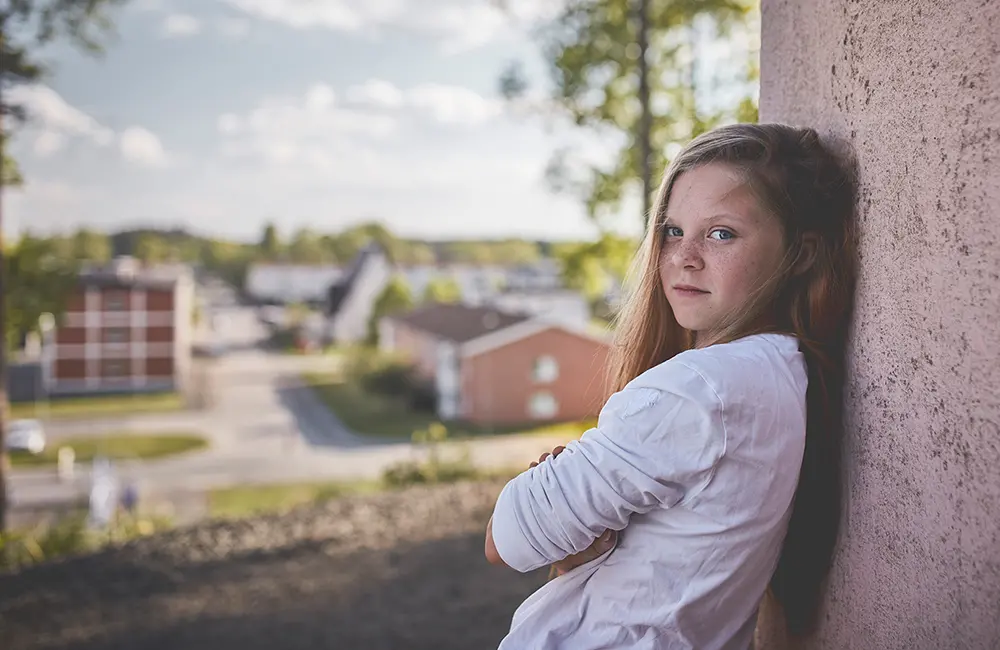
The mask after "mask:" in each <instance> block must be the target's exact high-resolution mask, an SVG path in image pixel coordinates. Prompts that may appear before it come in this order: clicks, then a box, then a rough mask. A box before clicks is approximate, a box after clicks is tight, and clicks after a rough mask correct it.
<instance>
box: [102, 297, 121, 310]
mask: <svg viewBox="0 0 1000 650" xmlns="http://www.w3.org/2000/svg"><path fill="white" fill-rule="evenodd" d="M105 308H106V309H107V310H108V311H122V310H124V309H125V296H124V294H121V293H109V294H108V297H107V301H106V302H105Z"/></svg>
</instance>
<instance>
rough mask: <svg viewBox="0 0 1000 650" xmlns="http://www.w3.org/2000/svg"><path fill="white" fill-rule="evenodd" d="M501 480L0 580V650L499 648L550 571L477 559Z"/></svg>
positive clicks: (202, 535)
mask: <svg viewBox="0 0 1000 650" xmlns="http://www.w3.org/2000/svg"><path fill="white" fill-rule="evenodd" d="M501 487H502V484H501V483H462V484H456V485H451V486H436V487H417V488H411V489H408V490H405V491H401V492H395V493H388V494H378V495H370V496H358V497H350V498H343V499H338V500H335V501H331V502H328V503H326V504H323V505H321V506H312V507H307V508H300V509H297V510H295V511H292V512H289V513H287V514H284V515H273V516H266V517H257V518H253V519H247V520H243V521H233V522H210V523H205V524H202V525H198V526H194V527H191V528H186V529H179V530H175V531H171V532H169V533H165V534H162V535H157V536H155V537H151V538H147V539H143V540H140V541H138V542H135V543H132V544H130V545H128V546H124V547H121V548H117V549H109V550H106V551H103V552H101V553H98V554H94V555H89V556H84V557H78V558H72V559H69V560H65V561H62V562H56V563H51V564H48V565H43V566H39V567H34V568H32V569H28V570H25V571H22V572H20V573H17V574H12V575H2V576H0V638H2V639H3V647H4V649H5V650H42V649H45V650H55V649H57V648H59V649H70V648H73V649H87V650H98V649H101V650H104V649H108V648H129V649H140V648H141V649H167V648H171V649H174V648H177V649H181V648H183V649H184V650H196V649H199V648H206V649H208V648H211V649H213V650H226V649H228V648H234V649H239V650H254V649H256V648H261V649H264V648H266V649H267V650H275V649H282V650H284V649H288V650H294V649H297V648H310V649H313V648H352V649H354V648H357V649H359V650H362V649H364V650H378V649H382V648H386V649H390V648H391V649H394V650H398V649H403V648H414V649H418V648H427V649H432V648H433V649H434V650H448V649H451V648H454V649H456V650H458V649H459V648H461V649H462V650H470V649H476V648H483V649H487V648H495V647H496V646H497V644H498V643H499V641H500V639H501V638H503V635H504V634H505V632H506V631H507V629H508V627H509V625H510V617H511V614H512V613H513V611H514V609H515V608H516V607H517V605H518V604H520V602H521V601H522V600H523V599H524V598H525V597H526V596H527V595H528V594H530V593H531V592H532V591H533V590H535V589H536V588H538V586H540V585H541V584H542V583H543V581H544V579H545V572H544V570H540V571H537V572H534V573H531V574H528V575H521V574H518V573H516V572H514V571H511V570H510V569H505V568H498V567H493V566H490V565H489V564H487V562H486V561H485V559H484V558H483V531H484V530H485V525H486V521H487V519H488V518H489V513H490V511H491V509H492V506H493V503H494V502H495V499H496V496H497V494H499V491H500V488H501Z"/></svg>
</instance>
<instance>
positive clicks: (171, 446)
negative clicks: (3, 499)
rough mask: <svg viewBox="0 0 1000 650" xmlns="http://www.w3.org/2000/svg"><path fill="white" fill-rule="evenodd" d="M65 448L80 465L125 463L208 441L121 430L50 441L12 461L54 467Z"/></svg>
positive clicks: (184, 433)
mask: <svg viewBox="0 0 1000 650" xmlns="http://www.w3.org/2000/svg"><path fill="white" fill-rule="evenodd" d="M62 447H72V449H73V451H74V453H75V460H76V462H78V463H81V462H89V461H91V460H93V459H94V457H95V456H104V457H106V458H112V459H122V460H128V459H143V460H151V459H155V458H165V457H167V456H174V455H177V454H182V453H186V452H190V451H195V450H199V449H205V448H207V447H208V441H207V440H206V439H205V438H204V437H202V436H200V435H197V434H194V433H191V432H188V431H178V432H158V433H152V434H146V433H136V434H131V433H129V432H127V431H120V432H113V433H109V434H108V435H101V436H80V437H73V438H65V439H62V440H59V441H56V442H50V443H49V444H48V445H47V446H46V448H45V451H43V452H42V453H40V454H38V455H33V454H29V453H27V452H20V451H17V452H11V454H10V461H11V464H12V465H13V466H15V467H37V466H42V465H55V464H56V462H57V461H58V458H59V449H60V448H62Z"/></svg>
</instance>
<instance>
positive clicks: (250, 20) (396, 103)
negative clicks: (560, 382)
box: [4, 0, 638, 239]
mask: <svg viewBox="0 0 1000 650" xmlns="http://www.w3.org/2000/svg"><path fill="white" fill-rule="evenodd" d="M512 4H513V10H514V18H511V16H510V15H504V14H501V13H500V12H499V11H497V10H496V9H495V8H493V6H492V3H491V1H490V0H132V2H131V3H130V4H129V5H127V6H126V7H125V8H124V9H122V10H120V11H118V12H117V13H116V23H117V32H118V36H117V38H115V39H113V40H112V41H111V42H109V43H108V45H107V48H106V53H105V55H104V56H103V57H100V58H91V57H86V56H84V55H81V54H80V53H78V52H76V51H73V50H72V49H70V48H68V47H65V46H57V47H53V48H51V49H50V50H48V51H47V52H46V53H45V55H46V59H47V61H49V62H50V63H51V64H52V68H53V74H52V75H51V76H50V77H49V78H47V79H46V80H45V82H44V84H43V85H39V86H34V87H30V88H23V87H22V88H19V89H18V93H20V96H19V97H18V99H20V100H22V101H23V102H24V103H25V104H26V105H27V106H28V108H29V109H30V110H31V111H32V113H33V114H34V115H35V119H34V120H33V122H32V123H31V125H30V127H29V128H26V129H24V130H22V132H21V133H20V134H19V135H18V137H17V138H16V140H15V142H14V143H13V146H12V147H11V149H12V151H11V153H13V154H14V155H15V157H16V158H17V159H18V160H19V162H20V164H21V167H22V170H23V172H24V175H25V177H26V179H27V184H26V186H25V187H24V188H22V189H21V190H17V191H12V192H10V193H9V195H7V196H5V198H4V203H5V206H4V212H5V216H4V222H5V223H4V227H5V230H7V231H8V232H18V231H22V230H24V229H30V230H32V231H35V232H51V231H60V230H69V229H74V228H75V227H77V226H79V225H84V224H85V225H89V226H94V227H98V228H101V229H111V228H117V227H122V226H140V225H143V226H161V227H173V226H182V227H186V228H188V229H192V230H195V231H197V232H201V233H204V234H210V235H220V236H226V237H232V238H238V239H251V238H256V237H257V236H259V233H260V231H261V228H262V227H263V224H264V223H265V222H267V221H274V222H275V223H276V224H278V226H279V229H280V230H281V231H283V233H285V234H291V233H292V232H293V231H294V230H295V229H296V228H298V227H302V226H308V227H311V228H314V229H316V230H319V231H336V230H339V229H342V228H344V227H346V226H349V225H351V224H353V223H357V222H360V221H369V220H379V221H382V222H383V223H385V224H386V225H387V226H388V227H390V228H391V229H393V230H394V231H396V232H397V233H399V234H401V235H405V236H417V237H427V238H446V237H507V236H513V237H522V236H523V237H540V238H556V239H564V238H583V237H590V236H592V235H593V234H594V233H595V229H594V228H593V226H592V224H590V223H589V221H588V220H587V217H586V215H585V214H584V212H583V210H582V208H581V206H580V203H579V201H578V200H577V199H576V198H574V197H571V196H557V195H553V194H552V193H551V191H550V190H549V189H548V187H547V186H546V184H545V182H544V180H543V171H544V168H545V165H546V163H547V162H548V160H549V157H550V155H551V153H552V152H553V151H554V150H555V149H556V148H557V147H559V146H562V145H566V144H574V145H576V146H579V147H582V148H583V149H582V150H583V151H585V152H587V155H590V156H600V155H602V152H604V151H605V150H606V144H605V143H601V142H600V141H598V139H597V138H596V137H595V136H593V135H590V134H587V133H582V132H579V131H577V130H571V129H568V128H565V127H561V126H559V125H555V126H554V127H553V126H552V125H548V126H547V125H546V124H545V123H543V121H542V120H541V119H540V118H538V117H537V116H531V115H525V114H522V113H519V112H517V111H515V110H512V108H511V107H510V106H509V105H505V104H504V103H503V102H502V101H501V100H500V99H499V97H498V96H497V91H496V88H497V77H498V75H499V74H500V72H501V71H502V70H503V68H504V66H505V65H506V63H507V62H508V61H510V60H511V59H513V58H520V59H522V60H525V61H527V63H528V64H529V73H530V74H532V76H534V77H535V79H536V80H537V81H543V77H544V75H543V72H542V69H541V64H540V61H539V60H538V57H537V49H536V47H535V46H534V45H533V43H532V42H531V41H530V40H529V38H528V36H527V27H526V26H527V25H530V24H532V23H533V21H536V20H538V19H540V18H542V17H543V16H541V15H540V12H541V11H543V9H541V7H546V6H552V3H548V2H542V1H540V0H519V1H515V2H513V3H512ZM536 88H539V89H540V87H539V86H538V85H537V84H536ZM621 219H622V222H623V223H627V222H635V223H637V222H638V215H637V213H635V205H634V204H631V205H629V206H628V207H626V208H625V210H624V211H623V214H622V216H621Z"/></svg>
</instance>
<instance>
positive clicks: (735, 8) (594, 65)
mask: <svg viewBox="0 0 1000 650" xmlns="http://www.w3.org/2000/svg"><path fill="white" fill-rule="evenodd" d="M752 8H753V2H752V1H751V0H566V3H565V6H564V7H563V9H562V10H561V11H560V12H559V14H558V16H557V17H556V18H555V19H554V20H553V21H552V22H551V23H550V24H548V25H546V26H544V27H543V28H542V29H541V30H539V32H538V38H539V40H540V44H541V49H542V51H543V53H544V56H545V59H546V61H547V63H548V66H549V76H550V78H551V81H552V91H551V94H550V97H549V100H550V101H549V102H548V103H547V105H548V106H555V107H556V108H557V109H558V110H559V112H561V113H562V114H564V115H565V116H566V117H568V118H569V119H570V120H571V121H572V122H573V123H574V124H576V125H578V126H582V127H587V128H591V129H595V130H600V131H603V132H605V133H607V132H609V131H610V132H611V133H616V134H618V135H620V136H624V137H623V138H622V141H623V144H622V146H621V148H620V149H619V152H618V156H617V159H616V160H614V161H612V163H611V164H610V165H601V164H592V163H586V162H585V163H581V164H580V165H574V164H573V162H572V160H571V156H570V152H569V151H567V150H561V151H558V152H556V154H555V155H554V156H553V159H552V161H551V163H550V165H549V168H548V170H547V173H546V176H547V178H548V179H549V181H550V183H551V184H552V185H553V187H554V188H555V189H557V190H569V191H573V192H576V193H579V194H580V195H581V197H582V198H583V199H584V202H585V205H586V208H587V212H588V214H589V215H590V216H591V217H592V218H594V219H598V218H599V217H600V216H602V215H603V214H604V213H605V212H607V211H611V210H614V209H616V208H618V207H619V206H620V204H621V201H622V199H623V197H624V196H625V195H626V194H627V193H628V192H629V191H632V188H633V187H634V186H635V185H639V188H638V189H639V192H640V193H641V196H642V204H643V217H642V218H643V222H644V224H645V220H646V218H647V216H648V215H649V212H650V202H651V198H652V194H653V190H654V186H655V180H656V179H657V178H658V177H659V176H660V175H661V174H662V173H663V170H664V169H665V167H666V164H667V162H668V160H667V154H668V152H669V151H671V150H675V149H677V148H678V147H679V146H681V145H683V144H685V143H687V142H688V141H689V140H690V139H691V138H693V137H695V136H697V135H698V134H700V133H702V132H704V131H706V130H708V129H710V128H712V127H713V126H715V125H716V124H718V123H720V122H722V121H724V120H727V119H742V118H746V117H748V116H750V115H751V113H752V112H755V111H750V110H749V109H750V106H752V101H751V102H750V106H748V105H747V102H746V101H745V100H743V101H740V102H738V103H737V105H736V106H733V107H728V108H722V109H709V108H705V106H704V105H703V102H700V101H699V98H700V94H699V89H698V86H697V79H698V78H699V74H698V70H697V64H698V60H699V56H698V53H697V51H696V49H697V44H698V38H699V35H700V31H699V30H698V29H697V26H696V19H699V18H703V19H705V20H707V21H709V22H710V23H711V24H712V25H714V27H715V28H716V29H717V30H718V31H719V32H720V33H723V34H725V33H727V31H728V30H732V29H734V28H740V27H741V26H745V25H746V24H747V23H748V21H749V20H750V16H751V13H752ZM747 68H748V69H747V75H748V77H749V76H750V75H752V74H753V73H754V70H755V68H754V67H753V66H747ZM521 70H522V68H521V66H520V64H518V63H516V62H515V63H514V64H512V65H511V67H509V68H508V69H507V70H506V71H505V72H504V74H503V75H502V76H501V79H500V89H501V92H503V93H505V94H506V96H507V97H508V98H509V99H511V100H520V99H522V98H523V97H525V93H526V90H527V88H528V84H527V81H526V80H524V79H523V73H522V72H520V71H521ZM580 166H582V167H583V168H584V169H583V170H582V171H580V170H579V169H578V167H580Z"/></svg>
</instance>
